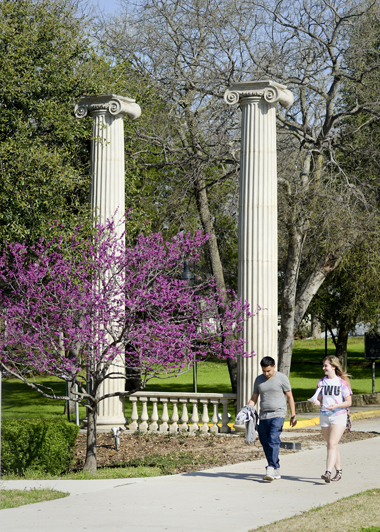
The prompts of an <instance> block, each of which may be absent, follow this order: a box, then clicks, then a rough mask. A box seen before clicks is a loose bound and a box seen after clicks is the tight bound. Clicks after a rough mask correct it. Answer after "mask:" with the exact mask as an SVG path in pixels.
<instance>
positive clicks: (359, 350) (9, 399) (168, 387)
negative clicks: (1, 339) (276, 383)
mask: <svg viewBox="0 0 380 532" xmlns="http://www.w3.org/2000/svg"><path fill="white" fill-rule="evenodd" d="M324 349H325V341H324V340H297V341H296V342H295V343H294V349H293V364H292V368H291V373H290V382H291V384H292V387H293V394H294V398H295V400H296V401H304V400H306V399H308V398H309V397H311V395H312V394H313V393H314V390H315V388H316V384H317V381H318V380H319V379H320V378H321V377H323V372H322V360H323V357H324V354H325V351H324ZM327 352H328V354H334V353H335V348H334V346H333V343H332V340H328V351H327ZM363 360H364V338H362V337H361V338H349V344H348V363H349V372H350V373H351V374H352V377H353V379H352V389H353V392H354V393H355V394H358V393H370V392H371V391H372V369H371V367H361V366H355V365H352V364H354V363H355V362H362V361H363ZM316 361H318V362H319V364H313V363H310V362H316ZM297 362H298V363H297ZM308 362H309V363H308ZM377 366H379V364H378V365H377ZM377 373H379V370H378V369H377ZM38 380H39V382H42V383H43V384H44V385H45V386H47V387H51V388H53V389H54V391H55V392H56V393H57V394H64V390H65V386H64V383H63V382H62V381H59V380H58V379H52V378H49V377H40V378H39V379H38ZM146 390H147V391H160V392H169V391H173V392H192V390H193V374H192V371H190V372H188V373H186V374H184V375H180V376H178V377H172V378H170V379H152V380H151V381H149V383H148V385H147V387H146ZM198 391H199V392H209V393H212V392H214V393H231V392H232V390H231V384H230V380H229V374H228V368H227V363H226V362H224V361H215V362H204V363H203V364H198ZM376 391H380V375H379V377H378V378H377V380H376ZM125 405H126V408H125V412H126V416H127V417H129V416H130V414H131V410H132V409H131V403H130V402H129V401H128V399H126V401H125ZM63 410H64V403H63V401H52V400H50V399H46V398H45V397H43V396H42V395H40V394H39V393H37V392H35V391H33V390H32V389H31V388H29V387H27V386H26V385H24V384H23V383H22V382H21V381H19V380H17V379H5V380H3V397H2V416H3V418H4V419H6V418H39V417H45V418H46V417H49V418H51V417H55V416H57V417H62V416H63ZM79 413H80V418H81V419H83V418H84V417H85V408H84V407H80V409H79ZM230 413H231V414H233V409H232V407H231V409H230Z"/></svg>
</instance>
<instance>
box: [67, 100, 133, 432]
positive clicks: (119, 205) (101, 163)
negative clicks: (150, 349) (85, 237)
mask: <svg viewBox="0 0 380 532" xmlns="http://www.w3.org/2000/svg"><path fill="white" fill-rule="evenodd" d="M74 112H75V116H76V117H77V118H83V117H85V116H87V115H90V116H91V117H93V125H92V135H91V176H92V181H91V193H90V198H91V209H92V211H93V212H94V214H95V216H96V217H97V219H98V220H99V222H100V223H104V222H105V221H106V220H107V219H109V218H111V217H112V216H114V215H115V213H116V215H115V223H116V225H117V232H118V234H119V235H121V234H122V233H123V232H124V229H125V226H124V225H123V224H120V220H122V219H123V217H124V214H125V165H124V123H123V119H124V116H125V115H127V116H128V117H129V118H131V119H135V118H138V117H139V116H140V114H141V109H140V106H139V105H138V104H137V103H135V100H132V99H131V98H126V97H125V96H117V95H115V94H102V95H97V96H83V97H82V98H81V99H80V100H79V102H78V104H77V105H76V106H75V110H74ZM120 367H123V361H122V360H119V361H115V364H114V365H112V366H111V367H110V370H109V371H110V372H120ZM124 389H125V380H124V379H123V378H116V379H115V378H113V379H106V380H105V381H104V383H103V384H102V389H101V394H102V395H103V394H107V393H112V392H116V391H124ZM125 421H126V420H125V415H124V398H121V397H112V398H110V399H106V400H104V401H102V402H101V403H100V405H99V408H98V418H97V425H98V427H99V429H109V428H111V427H113V426H115V425H117V426H120V425H124V424H125Z"/></svg>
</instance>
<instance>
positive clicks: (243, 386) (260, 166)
mask: <svg viewBox="0 0 380 532" xmlns="http://www.w3.org/2000/svg"><path fill="white" fill-rule="evenodd" d="M224 99H225V101H226V102H227V103H228V104H230V105H233V104H237V103H238V104H239V105H240V107H241V111H242V119H241V153H240V199H239V249H238V293H239V297H240V298H241V299H242V300H243V301H248V302H249V304H250V306H251V310H252V311H253V312H255V310H256V308H257V305H259V306H260V307H261V308H262V310H261V312H260V313H259V315H258V316H257V317H253V318H251V319H250V320H249V321H248V322H247V323H246V324H245V327H244V331H243V333H242V335H243V338H244V339H245V341H246V350H247V351H254V352H255V353H256V356H255V357H252V358H240V359H239V360H238V390H237V393H238V395H237V407H238V409H239V408H241V407H242V406H244V405H246V404H247V402H248V400H249V399H250V397H251V395H252V390H253V383H254V381H255V378H256V377H257V375H258V374H260V373H261V367H260V360H261V359H262V358H263V357H264V356H271V357H273V358H274V359H275V360H277V335H278V309H277V154H276V103H277V102H279V103H280V104H281V105H282V106H284V107H288V106H289V105H291V104H292V103H293V95H292V93H291V92H290V91H288V90H287V89H286V87H285V86H283V85H280V84H278V83H275V82H273V81H267V80H265V81H250V82H247V83H235V84H234V85H232V86H231V87H230V88H228V89H227V90H226V92H225V94H224Z"/></svg>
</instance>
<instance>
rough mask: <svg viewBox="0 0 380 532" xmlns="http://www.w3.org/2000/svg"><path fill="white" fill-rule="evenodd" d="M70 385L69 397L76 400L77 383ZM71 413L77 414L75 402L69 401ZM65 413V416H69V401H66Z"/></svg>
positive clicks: (70, 383)
mask: <svg viewBox="0 0 380 532" xmlns="http://www.w3.org/2000/svg"><path fill="white" fill-rule="evenodd" d="M68 384H69V397H73V398H76V395H75V394H74V391H75V383H74V382H69V383H68ZM69 411H70V414H75V401H69ZM63 413H64V415H65V416H67V401H65V407H64V410H63Z"/></svg>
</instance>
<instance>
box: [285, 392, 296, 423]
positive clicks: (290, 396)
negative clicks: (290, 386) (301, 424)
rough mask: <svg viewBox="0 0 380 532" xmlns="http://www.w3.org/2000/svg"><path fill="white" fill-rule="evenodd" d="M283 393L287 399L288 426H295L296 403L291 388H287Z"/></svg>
mask: <svg viewBox="0 0 380 532" xmlns="http://www.w3.org/2000/svg"><path fill="white" fill-rule="evenodd" d="M285 395H286V397H287V399H288V403H289V408H290V415H291V418H290V426H291V427H295V426H296V425H297V418H296V405H295V403H294V398H293V393H292V390H289V391H288V392H285Z"/></svg>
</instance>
